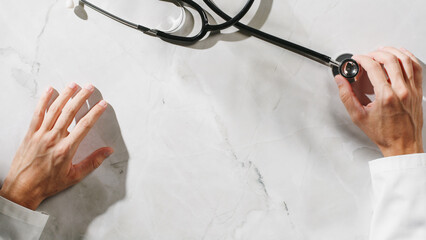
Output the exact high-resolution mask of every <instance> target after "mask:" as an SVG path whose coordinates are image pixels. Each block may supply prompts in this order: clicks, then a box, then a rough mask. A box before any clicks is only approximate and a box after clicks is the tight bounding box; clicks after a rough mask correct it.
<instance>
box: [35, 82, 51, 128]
mask: <svg viewBox="0 0 426 240" xmlns="http://www.w3.org/2000/svg"><path fill="white" fill-rule="evenodd" d="M52 94H53V88H52V87H49V88H48V89H47V90H46V92H45V93H44V94H43V96H42V97H41V98H40V100H39V102H38V103H37V107H36V110H35V111H34V115H33V119H32V120H31V124H30V132H36V131H37V130H38V129H39V128H40V126H41V124H42V123H43V119H44V116H45V114H46V109H47V106H48V104H49V101H50V98H51V97H52Z"/></svg>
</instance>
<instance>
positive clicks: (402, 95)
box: [399, 89, 410, 101]
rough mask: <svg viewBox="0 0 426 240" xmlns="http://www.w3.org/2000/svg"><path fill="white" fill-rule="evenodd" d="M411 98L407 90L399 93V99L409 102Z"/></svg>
mask: <svg viewBox="0 0 426 240" xmlns="http://www.w3.org/2000/svg"><path fill="white" fill-rule="evenodd" d="M409 97H410V92H409V91H408V90H407V89H403V90H401V92H400V93H399V98H400V99H401V100H404V101H405V100H407V99H408V98H409Z"/></svg>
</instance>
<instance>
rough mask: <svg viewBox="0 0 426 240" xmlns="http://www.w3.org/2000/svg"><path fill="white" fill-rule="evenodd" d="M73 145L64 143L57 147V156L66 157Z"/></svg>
mask: <svg viewBox="0 0 426 240" xmlns="http://www.w3.org/2000/svg"><path fill="white" fill-rule="evenodd" d="M70 149H71V147H70V146H69V145H67V144H62V145H60V146H58V147H57V148H56V149H55V155H56V157H65V156H67V155H68V153H69V152H70Z"/></svg>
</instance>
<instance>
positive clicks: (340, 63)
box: [75, 0, 360, 82]
mask: <svg viewBox="0 0 426 240" xmlns="http://www.w3.org/2000/svg"><path fill="white" fill-rule="evenodd" d="M79 1H80V4H79V6H77V7H76V9H75V10H76V11H79V12H82V11H84V9H83V7H84V6H85V5H86V6H88V7H90V8H92V9H93V10H95V11H98V12H99V13H101V14H103V15H105V16H107V17H109V18H111V19H113V20H115V21H117V22H119V23H122V24H124V25H126V26H128V27H131V28H134V29H137V30H139V31H142V32H143V33H145V34H148V35H150V36H154V37H159V38H161V39H162V40H164V41H168V42H179V43H195V42H197V41H199V40H201V39H202V38H204V37H205V36H206V35H207V33H209V32H212V31H220V30H224V29H226V28H229V27H231V26H235V27H237V28H238V29H240V30H242V31H244V32H245V33H248V34H250V35H253V36H255V37H257V38H259V39H262V40H265V41H267V42H270V43H272V44H274V45H277V46H280V47H282V48H285V49H287V50H290V51H292V52H294V53H297V54H300V55H302V56H304V57H307V58H309V59H311V60H314V61H317V62H319V63H321V64H323V65H325V66H328V67H330V68H331V69H332V72H333V75H334V76H336V75H339V74H340V75H342V76H343V77H345V78H346V79H347V80H348V81H349V82H353V81H354V80H355V77H356V76H357V75H358V74H359V73H360V66H359V65H358V63H357V62H356V61H355V60H353V59H352V54H342V55H340V56H339V57H337V59H336V60H333V59H332V58H331V57H329V56H327V55H324V54H321V53H319V52H316V51H313V50H311V49H308V48H305V47H303V46H300V45H298V44H295V43H292V42H289V41H287V40H284V39H282V38H278V37H276V36H273V35H271V34H268V33H265V32H262V31H260V30H258V29H255V28H252V27H250V26H247V25H245V24H242V23H240V22H239V21H240V20H241V19H242V18H243V17H244V16H245V15H246V14H247V12H248V11H249V10H250V8H251V6H252V5H253V3H254V0H248V1H247V3H246V5H245V6H244V8H243V9H242V10H241V11H240V12H239V13H238V14H237V15H236V16H235V17H230V16H228V15H227V14H226V13H224V12H223V11H222V10H221V9H219V8H218V7H217V6H216V5H215V4H214V3H213V2H212V1H211V0H203V1H204V3H206V4H207V6H208V7H209V8H210V9H211V10H212V11H214V12H215V13H216V14H217V15H219V16H220V17H221V18H223V19H224V20H225V22H224V23H222V24H217V25H211V24H209V21H208V18H207V13H206V11H205V10H204V9H203V8H202V7H201V6H200V5H198V4H197V3H195V2H194V1H192V0H177V3H178V5H179V6H180V7H181V8H182V9H183V4H182V3H186V4H187V5H188V6H189V7H191V8H193V9H195V10H196V11H197V12H198V14H199V15H200V17H201V21H202V24H201V29H200V31H199V32H198V33H197V34H196V35H194V36H189V37H188V36H177V35H173V34H171V33H168V32H164V31H160V30H157V29H153V28H149V27H145V26H142V25H139V24H135V23H132V22H129V21H127V20H124V19H122V18H119V17H117V16H115V15H113V14H111V13H109V12H107V11H105V10H103V9H101V8H99V7H97V6H95V5H93V4H92V3H90V2H88V1H86V0H79ZM183 13H184V11H183Z"/></svg>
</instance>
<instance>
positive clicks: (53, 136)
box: [42, 130, 59, 147]
mask: <svg viewBox="0 0 426 240" xmlns="http://www.w3.org/2000/svg"><path fill="white" fill-rule="evenodd" d="M58 138H59V133H58V132H57V131H55V130H52V131H51V132H49V133H47V134H46V135H45V136H43V139H42V142H43V143H44V144H45V145H46V147H51V146H53V145H55V144H56V142H57V140H58Z"/></svg>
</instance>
